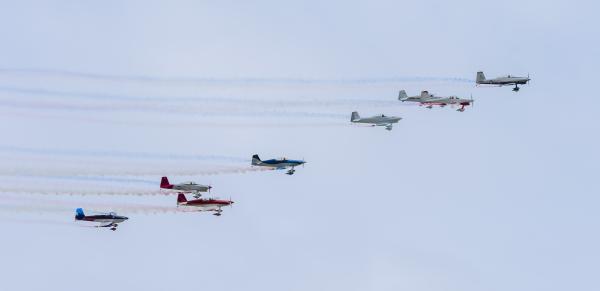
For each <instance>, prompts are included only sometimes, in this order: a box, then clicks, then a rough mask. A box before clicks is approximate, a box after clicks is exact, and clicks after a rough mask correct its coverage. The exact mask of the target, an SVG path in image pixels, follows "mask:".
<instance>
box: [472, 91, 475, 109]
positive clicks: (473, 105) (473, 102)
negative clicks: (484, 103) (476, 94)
mask: <svg viewBox="0 0 600 291" xmlns="http://www.w3.org/2000/svg"><path fill="white" fill-rule="evenodd" d="M471 107H475V100H473V94H471Z"/></svg>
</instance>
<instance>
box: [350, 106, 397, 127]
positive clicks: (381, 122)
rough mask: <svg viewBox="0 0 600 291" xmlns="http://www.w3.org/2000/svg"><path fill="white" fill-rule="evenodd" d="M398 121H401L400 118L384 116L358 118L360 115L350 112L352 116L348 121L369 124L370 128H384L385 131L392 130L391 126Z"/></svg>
mask: <svg viewBox="0 0 600 291" xmlns="http://www.w3.org/2000/svg"><path fill="white" fill-rule="evenodd" d="M400 119H402V117H397V116H385V115H383V114H381V115H375V116H372V117H365V118H360V115H358V112H356V111H354V112H352V115H351V116H350V121H351V122H352V123H365V124H370V125H371V126H385V129H387V130H392V124H394V123H397V122H398V121H400Z"/></svg>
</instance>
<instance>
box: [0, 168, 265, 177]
mask: <svg viewBox="0 0 600 291" xmlns="http://www.w3.org/2000/svg"><path fill="white" fill-rule="evenodd" d="M270 170H272V169H270V168H264V167H251V166H247V167H227V168H221V169H219V168H214V169H205V170H202V169H176V170H165V169H148V168H144V169H126V170H123V169H120V168H119V169H83V168H72V169H60V168H58V169H41V168H16V167H15V168H11V169H0V176H23V175H25V176H132V177H141V176H162V175H173V176H210V175H220V174H245V173H252V172H263V171H270Z"/></svg>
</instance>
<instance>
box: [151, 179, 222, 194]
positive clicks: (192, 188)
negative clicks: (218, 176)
mask: <svg viewBox="0 0 600 291" xmlns="http://www.w3.org/2000/svg"><path fill="white" fill-rule="evenodd" d="M160 188H161V189H165V190H174V191H178V192H186V193H194V197H196V198H198V197H200V192H208V191H210V189H212V186H209V185H201V184H197V183H195V182H184V183H179V184H171V183H170V182H169V178H167V177H162V179H160Z"/></svg>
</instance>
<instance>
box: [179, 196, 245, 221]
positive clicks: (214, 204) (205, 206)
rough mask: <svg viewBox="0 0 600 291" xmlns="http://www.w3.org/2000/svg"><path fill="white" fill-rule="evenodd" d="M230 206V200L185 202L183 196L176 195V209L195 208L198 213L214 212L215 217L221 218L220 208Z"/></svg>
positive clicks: (201, 199) (206, 199)
mask: <svg viewBox="0 0 600 291" xmlns="http://www.w3.org/2000/svg"><path fill="white" fill-rule="evenodd" d="M232 204H233V201H231V199H229V200H219V199H215V198H199V199H195V200H187V198H185V194H183V193H179V195H177V207H179V206H185V207H197V208H198V210H199V211H215V213H213V215H215V216H221V212H223V210H222V209H221V207H223V206H231V205H232Z"/></svg>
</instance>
